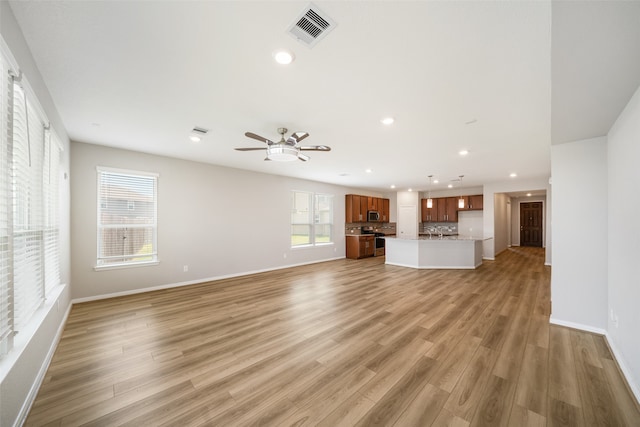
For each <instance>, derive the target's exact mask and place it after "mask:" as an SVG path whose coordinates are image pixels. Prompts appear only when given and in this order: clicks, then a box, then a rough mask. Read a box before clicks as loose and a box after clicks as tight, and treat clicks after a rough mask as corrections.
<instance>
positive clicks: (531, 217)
mask: <svg viewBox="0 0 640 427" xmlns="http://www.w3.org/2000/svg"><path fill="white" fill-rule="evenodd" d="M520 246H534V247H539V248H541V247H542V202H529V203H520Z"/></svg>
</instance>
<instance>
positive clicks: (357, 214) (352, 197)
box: [345, 194, 366, 224]
mask: <svg viewBox="0 0 640 427" xmlns="http://www.w3.org/2000/svg"><path fill="white" fill-rule="evenodd" d="M360 205H361V203H360V196H358V195H356V194H347V195H346V196H345V214H346V215H345V223H347V224H352V223H354V222H362V221H364V215H363V214H362V211H361V210H360ZM365 215H366V212H365Z"/></svg>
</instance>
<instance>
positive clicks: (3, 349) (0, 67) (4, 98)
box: [0, 55, 13, 356]
mask: <svg viewBox="0 0 640 427" xmlns="http://www.w3.org/2000/svg"><path fill="white" fill-rule="evenodd" d="M12 85H13V83H12V82H11V79H10V78H9V66H8V64H7V63H6V61H5V59H4V56H2V55H0V172H1V173H0V356H2V355H4V354H6V353H7V351H9V349H10V348H11V346H12V342H13V334H12V331H13V294H12V290H13V287H12V277H11V276H12V274H11V271H12V255H11V253H12V252H11V244H10V241H11V236H10V234H9V233H10V231H11V227H10V224H11V199H10V170H11V161H10V156H9V153H10V150H9V129H10V126H9V123H10V120H11V117H10V114H9V113H10V109H9V96H10V91H11V87H12Z"/></svg>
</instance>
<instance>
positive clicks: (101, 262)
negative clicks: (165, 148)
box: [93, 166, 160, 271]
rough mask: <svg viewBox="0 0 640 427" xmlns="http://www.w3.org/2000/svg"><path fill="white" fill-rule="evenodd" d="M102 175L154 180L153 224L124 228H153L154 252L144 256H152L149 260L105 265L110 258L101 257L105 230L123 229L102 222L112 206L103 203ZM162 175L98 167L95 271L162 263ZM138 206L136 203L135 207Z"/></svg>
mask: <svg viewBox="0 0 640 427" xmlns="http://www.w3.org/2000/svg"><path fill="white" fill-rule="evenodd" d="M101 174H111V175H119V176H120V177H131V178H135V179H149V178H151V179H153V202H152V211H153V222H152V223H151V224H149V223H145V224H128V225H130V226H129V227H124V228H125V229H128V228H132V229H143V228H151V230H152V236H151V245H152V251H151V253H149V254H144V255H145V256H150V257H151V259H149V260H133V259H132V260H123V261H121V262H112V263H108V262H107V263H105V261H106V260H107V258H108V257H105V256H101V244H102V238H101V234H102V232H103V230H105V229H116V228H123V227H121V226H120V224H103V223H102V221H101V214H102V211H103V210H104V209H109V206H111V205H112V204H111V203H109V202H108V201H106V202H105V203H104V206H103V203H102V190H101V185H100V184H101ZM159 177H160V174H158V173H155V172H148V171H139V170H130V169H119V168H112V167H106V166H98V167H96V207H97V208H96V257H95V260H96V262H95V265H94V267H93V269H94V270H95V271H104V270H114V269H122V268H133V267H147V266H153V265H158V264H159V263H160V261H159V258H158V184H159V182H158V181H159ZM130 202H131V201H130V200H128V199H127V203H126V206H125V209H126V210H127V211H131V209H130V206H131V205H130ZM136 205H137V204H136V203H135V201H134V206H136ZM133 256H135V255H124V254H123V255H122V256H120V257H118V258H127V257H133Z"/></svg>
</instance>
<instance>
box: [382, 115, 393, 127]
mask: <svg viewBox="0 0 640 427" xmlns="http://www.w3.org/2000/svg"><path fill="white" fill-rule="evenodd" d="M393 122H395V119H394V118H393V117H385V118H384V119H382V120H380V123H382V124H383V125H387V126H389V125H392V124H393Z"/></svg>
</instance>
